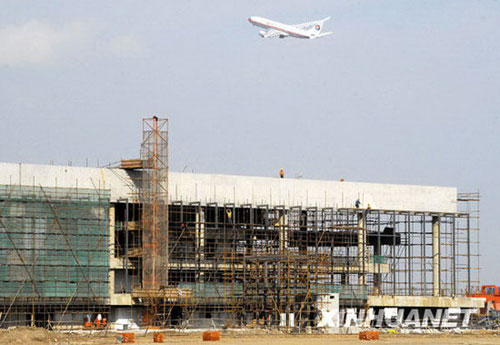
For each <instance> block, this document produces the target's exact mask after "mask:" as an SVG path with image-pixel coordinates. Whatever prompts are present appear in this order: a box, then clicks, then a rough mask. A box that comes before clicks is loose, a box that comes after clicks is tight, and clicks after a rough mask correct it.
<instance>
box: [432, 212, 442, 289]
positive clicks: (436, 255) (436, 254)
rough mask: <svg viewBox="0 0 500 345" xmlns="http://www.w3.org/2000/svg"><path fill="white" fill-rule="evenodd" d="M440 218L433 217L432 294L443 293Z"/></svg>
mask: <svg viewBox="0 0 500 345" xmlns="http://www.w3.org/2000/svg"><path fill="white" fill-rule="evenodd" d="M439 234H440V219H439V217H438V216H433V217H432V295H433V296H439V295H440V294H441V281H440V279H441V277H440V272H439V270H440V262H441V253H440V250H439V244H440V243H439Z"/></svg>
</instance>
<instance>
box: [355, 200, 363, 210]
mask: <svg viewBox="0 0 500 345" xmlns="http://www.w3.org/2000/svg"><path fill="white" fill-rule="evenodd" d="M354 206H356V208H359V206H361V201H359V199H358V200H356V202H355V203H354Z"/></svg>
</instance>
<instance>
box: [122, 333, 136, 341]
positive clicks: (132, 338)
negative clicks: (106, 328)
mask: <svg viewBox="0 0 500 345" xmlns="http://www.w3.org/2000/svg"><path fill="white" fill-rule="evenodd" d="M118 335H119V336H121V337H122V343H135V333H118Z"/></svg>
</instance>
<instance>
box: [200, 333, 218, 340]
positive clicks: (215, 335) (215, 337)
mask: <svg viewBox="0 0 500 345" xmlns="http://www.w3.org/2000/svg"><path fill="white" fill-rule="evenodd" d="M203 340H204V341H217V340H220V332H219V331H206V332H203Z"/></svg>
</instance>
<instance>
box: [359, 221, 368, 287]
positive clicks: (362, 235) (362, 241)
mask: <svg viewBox="0 0 500 345" xmlns="http://www.w3.org/2000/svg"><path fill="white" fill-rule="evenodd" d="M365 216H366V213H365V212H360V213H358V262H359V267H360V271H361V272H362V273H360V274H359V284H361V285H365V284H366V274H365V271H366V265H367V260H366V230H365V224H366V220H365Z"/></svg>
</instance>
